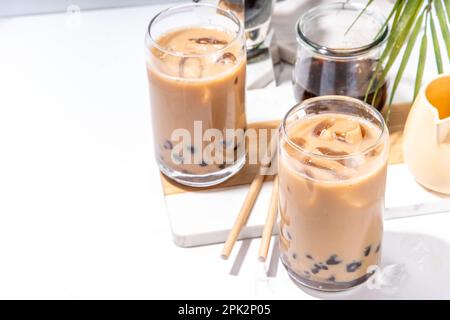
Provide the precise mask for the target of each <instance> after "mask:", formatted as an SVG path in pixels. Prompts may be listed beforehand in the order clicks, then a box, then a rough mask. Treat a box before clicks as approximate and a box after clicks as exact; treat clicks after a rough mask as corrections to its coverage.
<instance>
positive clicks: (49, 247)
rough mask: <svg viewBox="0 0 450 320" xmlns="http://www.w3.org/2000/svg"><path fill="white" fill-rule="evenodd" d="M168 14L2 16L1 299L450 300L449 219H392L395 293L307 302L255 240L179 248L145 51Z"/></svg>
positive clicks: (388, 258) (388, 255)
mask: <svg viewBox="0 0 450 320" xmlns="http://www.w3.org/2000/svg"><path fill="white" fill-rule="evenodd" d="M161 8H162V7H161V6H155V7H136V8H128V9H111V10H101V11H89V12H82V13H81V16H80V20H79V21H78V20H75V21H74V20H71V18H70V17H69V16H68V15H66V14H54V15H42V16H29V17H17V18H8V19H3V20H0V298H305V299H308V298H313V297H322V298H323V297H325V298H327V297H332V298H341V297H342V298H347V297H350V298H355V297H356V298H370V297H372V298H377V297H385V298H401V297H413V298H417V297H422V298H427V297H438V298H440V297H450V292H449V290H450V289H449V288H450V286H449V285H447V283H446V282H448V278H449V277H448V274H447V270H448V268H447V267H448V261H449V260H450V249H449V245H448V242H449V241H450V234H449V232H448V227H449V226H450V216H449V215H448V214H440V215H432V216H426V217H418V218H410V219H402V220H395V221H388V222H387V223H386V225H385V229H386V241H387V245H386V243H385V254H384V260H385V263H406V264H408V268H409V269H408V270H409V275H408V278H407V280H405V282H404V283H403V284H402V286H401V287H400V288H399V290H398V291H397V293H395V294H388V293H386V292H385V291H376V292H374V291H367V290H365V289H363V290H359V291H358V290H357V291H354V292H349V293H345V294H340V295H332V296H330V295H318V294H315V293H311V292H306V291H304V290H302V289H299V288H297V287H296V286H295V285H294V284H293V283H292V282H291V281H290V280H289V279H288V277H287V275H286V273H285V271H284V270H283V268H282V266H281V265H278V266H277V263H275V262H276V261H278V260H277V259H276V257H274V259H273V264H272V267H270V263H266V264H265V265H264V264H261V263H259V262H257V260H256V253H257V248H258V244H259V239H255V240H253V241H245V242H242V243H239V244H237V246H236V250H235V251H234V253H233V256H232V257H231V258H230V260H229V261H222V260H220V251H221V248H222V247H221V246H220V245H214V246H208V247H201V248H193V249H181V248H178V247H176V246H175V245H174V244H173V242H172V238H171V232H170V227H169V223H168V219H167V216H166V212H165V205H164V197H163V195H162V189H161V184H160V179H159V173H158V169H157V166H156V163H155V161H154V159H153V146H152V137H151V127H150V110H149V103H148V92H147V79H146V74H145V61H144V49H143V40H144V33H145V30H146V28H147V25H148V21H149V19H150V18H151V17H152V16H153V15H154V14H155V13H156V12H158V11H159V10H160V9H161ZM414 67H415V66H412V68H414ZM217 205H226V204H222V203H220V199H218V203H217ZM212 210H213V208H212ZM186 214H189V211H188V210H186ZM232 214H234V213H232ZM239 249H241V250H239ZM267 270H269V271H270V272H269V276H267Z"/></svg>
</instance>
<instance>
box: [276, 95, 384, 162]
mask: <svg viewBox="0 0 450 320" xmlns="http://www.w3.org/2000/svg"><path fill="white" fill-rule="evenodd" d="M324 100H329V101H333V100H335V101H336V100H340V101H347V102H350V103H352V104H353V105H357V106H359V107H361V108H363V109H365V110H369V113H371V114H372V115H373V116H374V117H375V118H376V119H377V120H379V121H380V123H381V127H382V128H381V130H380V134H379V136H378V138H377V139H376V141H375V142H374V143H373V144H371V145H370V146H368V147H367V148H365V149H363V150H360V151H358V152H354V153H350V154H348V155H344V156H331V155H325V154H318V153H314V152H311V151H308V150H306V149H304V148H302V147H301V146H299V145H298V144H296V143H295V142H293V141H292V139H291V138H290V137H289V135H288V133H287V130H286V123H287V121H288V118H289V117H290V116H292V114H293V113H294V112H296V111H300V110H305V109H306V108H307V107H309V106H310V105H311V104H314V103H315V102H318V101H324ZM318 114H319V115H320V113H318ZM322 114H326V113H322ZM342 114H344V115H345V113H342ZM280 131H281V134H282V135H283V139H284V140H286V141H287V142H288V144H289V145H290V146H291V147H292V148H294V150H296V151H298V152H300V153H302V154H305V155H307V156H309V157H311V158H319V159H328V160H348V159H352V158H355V157H358V156H363V155H365V154H367V153H369V152H370V151H372V150H374V149H376V148H377V147H378V146H379V145H381V144H382V143H383V140H384V136H385V135H386V132H387V125H386V122H385V121H384V118H383V116H382V114H381V113H380V112H379V111H378V110H377V109H375V108H374V107H372V106H371V105H370V104H368V103H365V102H364V101H361V100H359V99H356V98H353V97H348V96H338V95H328V96H320V97H315V98H310V99H307V100H305V101H303V102H300V103H297V104H296V105H294V106H293V107H292V108H291V109H289V111H288V112H287V113H286V115H285V116H284V118H283V120H282V122H281V125H280ZM280 148H281V144H280Z"/></svg>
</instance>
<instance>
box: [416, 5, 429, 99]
mask: <svg viewBox="0 0 450 320" xmlns="http://www.w3.org/2000/svg"><path fill="white" fill-rule="evenodd" d="M429 13H430V12H429V11H428V14H429ZM428 14H427V19H428ZM427 26H428V20H425V31H424V32H423V36H422V42H421V44H420V57H419V64H418V66H417V75H416V85H415V86H414V99H415V98H416V97H417V94H418V93H419V90H420V87H421V86H422V80H423V72H424V70H425V64H426V62H427V47H428V34H427Z"/></svg>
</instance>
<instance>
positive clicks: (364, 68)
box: [293, 2, 388, 111]
mask: <svg viewBox="0 0 450 320" xmlns="http://www.w3.org/2000/svg"><path fill="white" fill-rule="evenodd" d="M363 7H364V5H360V4H356V3H355V4H354V3H347V2H342V3H332V4H325V5H320V6H317V7H315V8H313V9H311V10H309V11H307V12H306V13H305V14H304V15H303V16H302V17H301V18H300V19H299V21H298V23H297V27H296V28H297V40H298V52H297V61H296V64H295V69H294V73H293V85H294V94H295V98H296V100H297V102H301V101H303V100H306V99H308V98H312V97H317V96H323V95H345V96H350V97H354V98H358V99H360V100H364V99H365V98H366V95H367V99H366V101H367V102H368V103H369V104H372V106H374V107H375V108H377V109H378V110H380V111H381V110H382V109H383V107H384V105H385V103H386V95H387V85H386V82H385V81H384V82H383V83H382V84H381V88H380V89H379V90H378V92H376V95H375V91H376V88H377V87H378V84H380V79H381V73H382V70H381V69H378V71H377V64H378V61H379V58H380V56H381V52H382V49H383V45H384V43H385V41H386V38H387V35H388V29H387V27H385V28H384V29H382V28H383V23H384V17H383V16H382V15H381V14H379V13H378V12H377V11H375V10H372V9H368V10H366V11H364V13H363V14H362V15H361V17H360V18H359V19H358V20H357V21H356V23H355V24H354V25H353V26H352V27H351V28H350V26H351V25H352V22H354V21H355V19H356V17H357V16H358V14H360V12H361V11H362V9H363ZM372 78H374V79H375V80H374V81H373V83H372V85H371V86H370V83H371V79H372ZM369 86H370V88H369ZM374 96H375V99H374Z"/></svg>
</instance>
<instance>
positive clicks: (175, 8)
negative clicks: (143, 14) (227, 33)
mask: <svg viewBox="0 0 450 320" xmlns="http://www.w3.org/2000/svg"><path fill="white" fill-rule="evenodd" d="M189 8H210V9H215V10H216V12H217V13H219V14H221V15H223V16H225V17H228V18H230V19H231V20H232V21H233V22H235V23H236V25H237V26H238V31H237V32H236V34H235V36H234V37H233V40H231V41H230V42H229V43H228V44H227V45H226V46H224V47H223V48H219V49H217V50H214V51H211V52H205V53H184V52H179V51H172V50H168V49H166V48H164V47H163V46H160V45H159V44H158V42H157V40H156V39H154V38H153V36H152V33H151V28H152V26H153V25H154V24H156V23H157V22H158V19H160V18H163V17H164V15H168V14H170V13H173V12H176V11H179V10H182V9H189ZM243 36H244V26H243V23H242V21H241V20H240V19H239V18H238V16H237V15H236V14H235V13H234V12H233V11H231V10H228V9H223V8H220V7H218V6H216V5H213V4H209V3H189V4H180V5H175V6H171V7H168V8H166V9H164V10H162V11H160V12H158V13H157V14H156V15H155V16H154V17H153V18H152V19H151V20H150V23H149V25H148V27H147V33H146V38H147V39H148V40H149V41H150V44H151V46H152V47H155V48H156V49H158V50H159V51H161V52H164V53H165V54H169V55H172V56H177V57H192V58H201V57H205V56H209V55H214V54H217V53H220V52H223V51H226V50H227V49H229V48H230V47H232V46H234V44H235V43H236V41H237V40H238V39H240V38H243ZM244 45H245V42H244V41H243V46H244Z"/></svg>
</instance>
